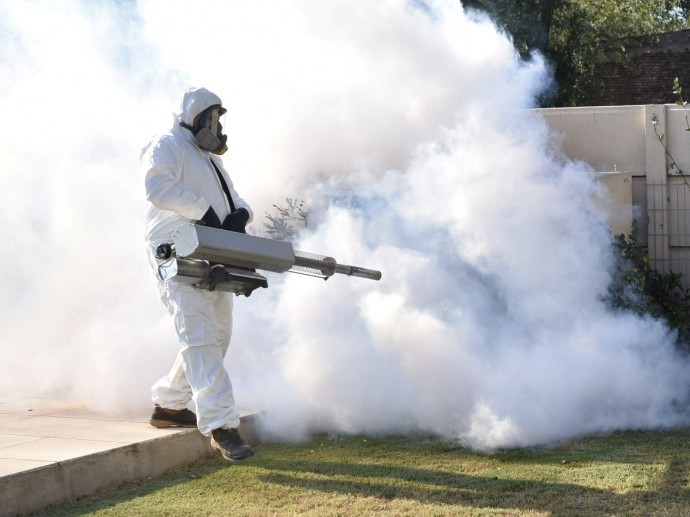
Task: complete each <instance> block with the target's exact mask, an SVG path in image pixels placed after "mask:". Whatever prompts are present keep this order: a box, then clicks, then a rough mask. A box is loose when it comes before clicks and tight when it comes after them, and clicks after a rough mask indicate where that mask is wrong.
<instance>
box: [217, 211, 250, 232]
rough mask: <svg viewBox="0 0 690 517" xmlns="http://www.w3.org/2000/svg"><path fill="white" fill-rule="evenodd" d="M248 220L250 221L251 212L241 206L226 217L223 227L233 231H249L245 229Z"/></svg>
mask: <svg viewBox="0 0 690 517" xmlns="http://www.w3.org/2000/svg"><path fill="white" fill-rule="evenodd" d="M247 221H249V212H248V211H247V209H246V208H239V209H237V210H235V211H234V212H232V213H230V215H228V216H227V217H226V218H225V220H224V221H223V226H222V228H223V230H230V231H232V232H240V233H247V232H246V231H245V229H244V227H245V226H246V225H247Z"/></svg>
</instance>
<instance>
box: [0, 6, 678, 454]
mask: <svg viewBox="0 0 690 517" xmlns="http://www.w3.org/2000/svg"><path fill="white" fill-rule="evenodd" d="M0 20H2V21H1V22H0V43H1V45H0V56H1V58H0V74H1V75H0V77H1V79H2V80H1V81H0V110H1V112H2V114H3V118H4V121H5V123H4V124H2V127H1V128H0V133H1V137H0V149H1V151H0V163H2V167H1V168H0V174H2V183H3V187H2V189H0V200H1V201H2V203H1V204H0V210H2V215H3V220H4V224H5V230H4V232H3V237H4V246H2V247H1V248H0V256H1V257H2V265H3V267H2V272H1V273H0V274H1V275H2V277H1V278H0V281H1V282H2V285H3V289H2V291H1V292H2V294H1V295H0V296H1V300H2V309H3V310H2V316H0V317H1V318H2V320H1V321H0V324H1V325H2V330H3V332H2V340H1V341H0V343H1V346H2V362H1V363H0V364H1V365H2V366H0V368H1V369H0V395H1V396H2V397H3V398H8V397H19V396H27V395H42V394H55V393H58V394H61V395H64V396H69V397H74V398H77V399H79V400H81V401H83V402H84V403H86V404H88V405H89V406H90V407H92V408H94V409H98V410H103V411H109V412H118V411H131V410H137V411H139V410H142V411H143V410H145V409H146V408H148V406H149V404H150V402H149V398H148V393H149V387H150V385H151V384H152V383H153V382H154V381H155V380H156V379H157V378H158V377H159V376H160V375H162V374H164V373H165V372H166V371H167V369H168V368H169V366H170V364H171V362H172V359H173V357H174V355H175V353H176V341H175V336H174V333H173V331H172V326H171V323H170V321H169V320H168V317H167V314H166V313H165V312H164V310H163V307H162V305H160V303H159V302H158V300H157V296H156V291H155V287H154V283H153V279H152V277H151V274H150V272H149V271H148V265H147V263H146V259H145V255H144V245H143V240H142V238H143V209H144V192H143V185H142V178H141V177H140V176H139V175H138V173H137V159H138V154H139V149H140V147H141V146H143V145H144V143H145V142H146V140H147V138H148V137H149V136H150V135H151V134H152V133H154V132H158V131H161V130H165V129H167V127H168V126H169V125H170V124H171V123H172V116H171V110H172V107H173V103H174V101H175V99H176V98H177V97H178V96H179V94H180V93H181V92H182V91H183V90H184V89H185V88H186V87H188V86H190V85H203V86H206V87H208V88H210V89H211V90H214V91H216V92H217V93H218V94H219V95H220V96H221V97H222V98H223V99H224V101H225V104H226V105H227V107H228V109H229V116H228V118H227V123H228V125H229V128H228V129H229V137H230V140H229V144H230V151H229V152H228V153H227V154H226V155H225V156H224V161H225V163H226V166H227V167H228V168H229V170H230V171H231V173H232V174H233V179H234V181H235V184H236V187H237V189H238V190H239V192H240V193H241V195H242V196H243V197H244V198H245V199H247V200H248V201H250V203H251V204H252V205H253V206H254V208H255V213H256V215H257V217H256V220H255V222H254V231H256V232H260V231H261V230H262V214H264V213H265V212H272V205H273V204H280V203H281V202H282V200H283V199H284V198H285V197H290V198H295V199H301V200H304V201H305V202H306V203H307V205H308V206H309V207H310V208H311V209H312V218H311V219H310V224H309V228H308V230H307V231H306V232H305V233H304V234H303V235H302V236H301V238H300V240H299V242H295V243H294V246H295V248H297V249H300V250H303V251H310V252H314V253H319V254H325V255H330V256H334V257H335V258H336V259H337V260H338V261H339V262H342V263H347V264H355V265H360V266H364V267H369V268H374V269H381V270H382V271H383V279H382V280H381V281H380V282H378V283H377V282H371V281H367V280H363V279H356V278H345V277H334V278H332V279H330V280H328V281H327V282H323V281H320V280H317V279H314V278H308V277H303V276H298V275H282V276H281V275H270V276H269V283H270V285H271V287H270V288H269V289H267V290H261V291H258V292H256V293H254V294H253V295H252V296H251V297H250V298H247V299H245V298H238V299H236V304H235V307H236V312H235V331H234V338H233V344H232V347H231V351H230V356H229V358H228V361H227V365H228V367H229V369H230V371H231V374H232V377H233V382H234V384H235V387H236V398H237V400H238V402H239V404H240V406H242V407H262V408H266V409H268V413H267V414H268V417H267V419H266V422H265V423H266V431H267V432H269V433H270V434H271V436H277V437H283V438H286V439H298V438H300V437H302V436H304V435H305V433H308V432H311V431H315V430H333V431H352V432H370V433H392V432H414V431H419V430H422V431H430V432H433V433H437V434H439V435H442V436H446V437H450V438H455V439H458V440H459V441H461V442H462V443H465V444H468V445H470V446H472V447H475V448H480V449H487V450H489V449H493V448H495V447H501V446H526V445H533V444H542V443H553V442H555V441H559V440H565V439H568V438H571V437H573V436H578V435H582V434H584V433H590V432H599V431H608V430H613V429H621V428H653V427H667V426H673V425H678V424H684V423H687V421H688V419H687V417H686V416H685V415H684V414H683V413H682V411H678V408H677V406H678V405H679V404H681V405H682V404H684V403H685V400H686V395H687V389H688V386H689V383H690V368H688V366H689V365H688V364H687V362H685V361H684V360H681V359H680V358H679V357H678V356H677V354H676V353H675V352H674V348H673V344H672V336H669V335H668V333H667V330H666V329H665V328H664V327H663V326H662V325H661V324H659V323H658V322H655V321H652V320H649V319H644V318H638V317H633V316H630V315H621V314H613V313H611V312H609V311H607V309H606V307H605V305H604V304H603V303H602V301H601V297H602V295H603V294H605V292H606V287H607V282H608V281H609V273H608V271H609V268H610V260H611V257H610V250H609V243H608V237H607V232H606V229H605V227H604V225H603V223H602V220H603V218H602V215H601V214H599V213H598V212H597V209H596V206H597V205H596V203H595V202H594V201H595V200H596V198H598V197H600V196H603V195H604V194H603V193H602V192H601V190H600V188H599V186H598V185H597V183H596V182H595V181H594V180H593V178H592V175H591V172H590V171H589V170H588V169H587V168H586V166H584V165H582V164H575V163H572V162H569V161H567V160H566V159H564V158H563V157H561V156H560V155H559V153H558V151H557V149H556V147H555V145H554V143H553V138H552V136H551V135H550V134H549V132H548V130H547V128H546V127H545V125H544V123H543V121H541V120H540V119H539V118H538V117H536V116H535V115H534V114H532V113H531V112H529V111H525V108H529V107H532V106H533V102H534V98H535V97H536V96H537V95H539V93H540V92H541V90H542V89H543V88H544V87H545V85H546V84H547V83H548V72H547V70H546V67H545V65H544V64H543V63H542V61H541V60H540V59H539V58H538V57H535V58H534V60H533V61H531V62H529V63H525V62H521V61H520V60H519V59H518V57H517V56H516V54H515V52H514V50H513V47H512V45H511V43H510V41H509V40H508V39H507V38H506V37H505V36H504V35H502V34H500V33H499V31H497V29H496V28H495V27H494V26H493V25H492V24H491V23H490V22H489V21H488V20H485V19H480V18H478V17H476V16H471V15H469V14H468V13H466V12H464V11H463V9H462V7H461V6H460V5H459V3H457V2H455V1H454V0H434V1H430V0H429V1H425V2H422V1H420V0H418V1H412V0H381V1H377V2H367V1H352V0H329V2H322V1H320V0H299V1H297V0H294V1H292V0H282V1H270V2H269V1H263V0H261V1H254V2H240V1H197V2H194V3H190V2H184V1H181V0H178V1H167V0H166V1H162V0H161V1H153V0H151V1H141V2H134V1H131V2H118V3H111V2H105V1H84V2H74V1H67V0H62V1H59V0H50V1H48V0H44V1H40V0H36V1H20V0H8V1H6V2H3V4H2V5H0Z"/></svg>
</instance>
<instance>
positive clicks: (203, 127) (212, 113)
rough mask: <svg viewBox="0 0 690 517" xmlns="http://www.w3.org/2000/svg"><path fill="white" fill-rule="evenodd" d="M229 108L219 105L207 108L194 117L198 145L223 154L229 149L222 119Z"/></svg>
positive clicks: (194, 132) (194, 129)
mask: <svg viewBox="0 0 690 517" xmlns="http://www.w3.org/2000/svg"><path fill="white" fill-rule="evenodd" d="M226 111H227V110H226V109H225V108H223V107H222V106H219V105H217V104H216V105H214V106H211V107H209V108H206V109H205V110H204V111H202V112H201V113H199V115H197V117H196V118H195V119H194V127H193V128H189V127H188V126H186V125H185V127H187V128H188V129H191V131H192V133H193V134H194V139H195V141H196V145H198V146H199V147H201V148H202V149H206V150H207V151H210V152H212V153H214V154H223V153H224V152H225V151H227V150H228V146H227V141H228V136H227V135H224V134H223V124H222V123H221V120H222V118H223V116H224V115H225V112H226Z"/></svg>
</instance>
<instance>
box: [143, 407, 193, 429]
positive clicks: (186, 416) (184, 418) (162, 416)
mask: <svg viewBox="0 0 690 517" xmlns="http://www.w3.org/2000/svg"><path fill="white" fill-rule="evenodd" d="M149 424H151V425H152V426H153V427H196V415H195V414H194V413H193V412H192V411H190V410H189V409H186V408H185V409H167V408H162V407H160V406H159V405H158V404H156V407H154V408H153V414H152V415H151V420H149Z"/></svg>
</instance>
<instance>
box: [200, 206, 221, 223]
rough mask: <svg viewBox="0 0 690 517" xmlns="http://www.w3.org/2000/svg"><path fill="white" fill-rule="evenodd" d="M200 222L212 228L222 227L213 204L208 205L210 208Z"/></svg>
mask: <svg viewBox="0 0 690 517" xmlns="http://www.w3.org/2000/svg"><path fill="white" fill-rule="evenodd" d="M199 222H200V223H202V224H205V225H206V226H210V227H211V228H220V226H221V224H220V219H219V218H218V214H216V211H215V210H214V209H213V207H212V206H209V207H208V210H206V213H205V214H204V217H202V218H201V220H200V221H199Z"/></svg>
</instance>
